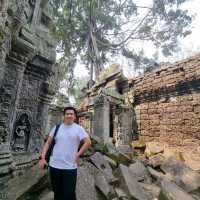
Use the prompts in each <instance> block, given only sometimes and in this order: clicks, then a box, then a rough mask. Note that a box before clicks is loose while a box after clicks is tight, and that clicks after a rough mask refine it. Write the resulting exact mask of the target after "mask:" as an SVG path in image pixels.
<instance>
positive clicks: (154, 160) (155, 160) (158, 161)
mask: <svg viewBox="0 0 200 200" xmlns="http://www.w3.org/2000/svg"><path fill="white" fill-rule="evenodd" d="M164 160H165V157H164V156H163V155H162V154H157V155H154V156H151V157H150V158H149V162H148V164H149V165H150V166H152V167H153V168H156V167H160V166H161V165H162V164H163V162H164Z"/></svg>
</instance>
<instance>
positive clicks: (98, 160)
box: [90, 152, 115, 183]
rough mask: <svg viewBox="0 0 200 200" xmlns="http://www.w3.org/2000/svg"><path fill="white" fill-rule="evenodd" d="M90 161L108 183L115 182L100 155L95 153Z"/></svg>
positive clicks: (108, 166)
mask: <svg viewBox="0 0 200 200" xmlns="http://www.w3.org/2000/svg"><path fill="white" fill-rule="evenodd" d="M90 160H91V161H92V163H93V164H94V165H95V166H96V167H97V168H98V169H99V170H100V171H101V172H102V173H103V174H104V175H105V176H106V178H107V180H108V182H109V183H110V182H113V181H114V180H115V177H114V176H113V173H112V168H111V167H110V165H109V163H108V161H107V160H105V158H104V156H103V155H102V154H101V153H99V152H96V153H95V154H94V155H92V156H91V157H90Z"/></svg>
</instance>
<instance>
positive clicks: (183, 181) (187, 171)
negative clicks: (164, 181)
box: [161, 157, 200, 192]
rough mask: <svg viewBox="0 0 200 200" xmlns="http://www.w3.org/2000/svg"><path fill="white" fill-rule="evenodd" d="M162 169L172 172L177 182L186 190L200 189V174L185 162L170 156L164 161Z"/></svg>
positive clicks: (168, 172) (167, 172)
mask: <svg viewBox="0 0 200 200" xmlns="http://www.w3.org/2000/svg"><path fill="white" fill-rule="evenodd" d="M161 169H162V170H163V171H164V172H165V173H166V174H170V175H171V177H172V179H173V180H174V181H175V183H176V184H177V185H179V186H180V187H181V188H183V189H184V190H185V191H187V192H193V191H197V190H199V191H200V174H199V173H198V172H196V171H194V170H192V169H191V168H189V167H188V166H187V165H186V164H185V163H184V162H181V161H179V160H177V159H175V158H174V157H170V158H168V159H166V160H165V161H164V163H163V164H162V165H161Z"/></svg>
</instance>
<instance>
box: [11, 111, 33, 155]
mask: <svg viewBox="0 0 200 200" xmlns="http://www.w3.org/2000/svg"><path fill="white" fill-rule="evenodd" d="M30 132H31V124H30V120H29V117H28V115H27V114H25V113H24V114H21V115H20V116H19V118H18V119H17V120H16V122H15V123H14V130H13V137H12V140H11V148H12V151H14V152H23V151H27V149H28V144H29V139H30Z"/></svg>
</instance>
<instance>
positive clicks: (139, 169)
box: [129, 161, 151, 183]
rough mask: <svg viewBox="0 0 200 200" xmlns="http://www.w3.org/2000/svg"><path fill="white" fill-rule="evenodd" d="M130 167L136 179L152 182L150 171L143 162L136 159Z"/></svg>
mask: <svg viewBox="0 0 200 200" xmlns="http://www.w3.org/2000/svg"><path fill="white" fill-rule="evenodd" d="M129 169H130V171H131V173H132V174H133V176H134V177H135V180H137V181H145V182H147V183H151V177H150V175H149V172H148V170H147V168H146V167H145V166H144V164H143V163H142V162H140V161H136V162H135V163H133V164H130V166H129Z"/></svg>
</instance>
